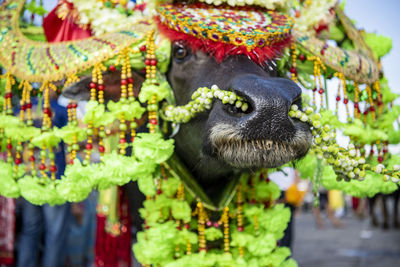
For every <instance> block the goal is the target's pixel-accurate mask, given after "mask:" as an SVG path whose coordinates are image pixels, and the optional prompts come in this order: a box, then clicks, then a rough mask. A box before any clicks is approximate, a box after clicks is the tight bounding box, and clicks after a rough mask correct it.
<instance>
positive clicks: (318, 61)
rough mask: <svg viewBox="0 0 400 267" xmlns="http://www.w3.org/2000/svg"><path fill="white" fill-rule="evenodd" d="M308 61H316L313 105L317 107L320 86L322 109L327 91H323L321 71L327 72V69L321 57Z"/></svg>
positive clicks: (313, 57) (311, 58)
mask: <svg viewBox="0 0 400 267" xmlns="http://www.w3.org/2000/svg"><path fill="white" fill-rule="evenodd" d="M308 60H313V61H314V84H315V87H314V89H313V105H314V106H316V99H315V98H316V96H315V94H316V92H317V85H318V88H319V90H318V93H319V94H320V95H321V108H322V107H323V106H324V92H325V90H324V89H323V86H322V79H321V69H322V70H323V71H325V72H326V67H325V66H324V64H323V63H322V61H321V59H320V58H319V57H315V56H312V57H308Z"/></svg>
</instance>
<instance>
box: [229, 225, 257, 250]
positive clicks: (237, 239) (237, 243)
mask: <svg viewBox="0 0 400 267" xmlns="http://www.w3.org/2000/svg"><path fill="white" fill-rule="evenodd" d="M254 238H255V235H254V234H250V233H247V232H239V231H237V230H236V229H235V230H234V231H233V232H232V234H231V246H234V247H247V246H248V245H249V244H250V243H251V242H253V240H254Z"/></svg>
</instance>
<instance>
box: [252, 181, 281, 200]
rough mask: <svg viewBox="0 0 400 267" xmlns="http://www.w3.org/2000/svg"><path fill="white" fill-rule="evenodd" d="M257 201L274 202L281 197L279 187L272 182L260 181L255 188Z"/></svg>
mask: <svg viewBox="0 0 400 267" xmlns="http://www.w3.org/2000/svg"><path fill="white" fill-rule="evenodd" d="M255 193H256V198H257V199H263V200H275V199H278V198H279V196H280V195H281V191H280V189H279V187H278V186H277V185H276V184H275V183H274V182H268V183H267V182H266V181H261V182H259V183H258V184H257V185H256V186H255Z"/></svg>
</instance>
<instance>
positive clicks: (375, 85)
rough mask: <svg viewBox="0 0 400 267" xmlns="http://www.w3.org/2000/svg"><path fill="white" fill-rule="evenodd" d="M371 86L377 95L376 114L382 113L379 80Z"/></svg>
mask: <svg viewBox="0 0 400 267" xmlns="http://www.w3.org/2000/svg"><path fill="white" fill-rule="evenodd" d="M372 88H373V89H374V90H375V92H377V94H378V96H377V98H378V112H379V113H378V114H379V115H382V109H383V102H382V93H381V86H380V83H379V81H376V82H374V83H373V85H372Z"/></svg>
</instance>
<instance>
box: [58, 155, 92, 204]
mask: <svg viewBox="0 0 400 267" xmlns="http://www.w3.org/2000/svg"><path fill="white" fill-rule="evenodd" d="M88 169H89V168H85V167H84V166H82V164H81V163H80V161H79V160H78V159H75V161H74V164H72V165H68V166H67V168H66V169H65V173H64V175H63V176H62V179H61V180H60V181H59V184H58V186H57V191H58V193H59V194H60V195H61V196H62V197H63V198H65V199H66V200H68V201H71V202H80V201H83V200H84V199H85V198H87V196H88V195H89V193H90V192H91V191H92V181H91V178H90V177H91V173H90V172H89V171H88Z"/></svg>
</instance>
